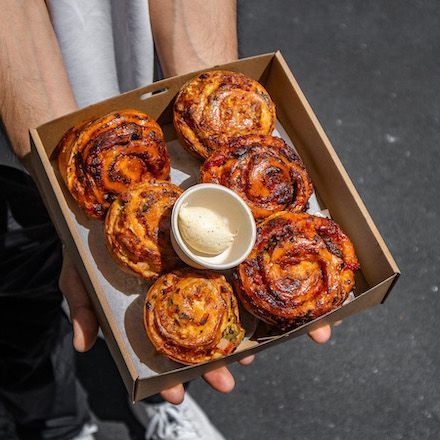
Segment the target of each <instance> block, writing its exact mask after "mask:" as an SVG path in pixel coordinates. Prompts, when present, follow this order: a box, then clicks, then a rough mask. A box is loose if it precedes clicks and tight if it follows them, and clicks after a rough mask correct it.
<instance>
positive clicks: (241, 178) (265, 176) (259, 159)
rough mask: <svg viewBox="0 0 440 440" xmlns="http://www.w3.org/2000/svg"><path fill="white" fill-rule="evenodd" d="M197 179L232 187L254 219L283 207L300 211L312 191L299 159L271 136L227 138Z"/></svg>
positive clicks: (281, 141) (283, 208)
mask: <svg viewBox="0 0 440 440" xmlns="http://www.w3.org/2000/svg"><path fill="white" fill-rule="evenodd" d="M201 180H202V182H204V183H217V184H219V185H223V186H227V187H228V188H231V189H232V190H234V191H235V192H236V193H237V194H239V195H240V196H241V198H242V199H243V200H244V201H245V202H246V203H247V205H248V206H249V208H250V209H251V211H252V214H253V215H254V217H255V218H256V219H257V220H259V219H263V218H265V217H268V216H270V215H272V214H274V213H275V212H278V211H283V210H289V211H293V212H300V211H303V210H304V209H305V208H306V206H307V202H308V200H309V198H310V196H311V195H312V193H313V186H312V182H311V180H310V178H309V175H308V174H307V171H306V170H305V168H304V165H303V164H302V162H301V159H300V158H299V157H298V156H297V155H296V154H295V151H294V150H293V148H291V147H290V146H289V145H287V144H286V143H285V142H284V141H283V140H282V139H280V138H278V137H274V136H262V135H248V136H241V137H238V138H234V139H231V140H230V141H229V142H228V143H227V144H225V145H224V146H221V147H220V148H219V149H217V150H216V151H215V152H214V153H213V154H212V155H211V156H209V157H208V159H206V161H205V163H204V164H203V166H202V168H201Z"/></svg>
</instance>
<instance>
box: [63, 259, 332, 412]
mask: <svg viewBox="0 0 440 440" xmlns="http://www.w3.org/2000/svg"><path fill="white" fill-rule="evenodd" d="M59 286H60V290H61V291H62V292H63V294H64V296H65V298H66V300H67V303H68V304H69V308H70V319H71V321H72V325H73V346H74V347H75V350H77V351H79V352H84V351H88V350H90V349H91V348H92V347H93V345H94V344H95V341H96V336H97V334H98V321H97V319H96V316H95V313H94V311H93V306H92V304H91V302H90V299H89V297H88V295H87V292H86V290H85V288H84V286H83V284H82V282H81V279H80V277H79V275H78V273H77V272H76V269H75V267H74V266H73V263H72V260H71V258H70V256H69V255H68V253H66V252H65V253H64V259H63V267H62V270H61V274H60V279H59ZM309 336H310V338H311V339H312V340H313V341H315V342H316V343H318V344H324V343H326V342H327V341H328V340H329V339H330V336H331V327H330V326H329V325H326V326H324V327H321V328H318V329H316V330H313V331H312V332H310V333H309ZM254 359H255V356H254V355H251V356H247V357H245V358H243V359H242V360H241V361H239V362H240V364H241V365H249V364H251V363H252V362H253V361H254ZM203 378H204V379H205V381H206V382H207V383H208V384H209V385H210V386H211V387H212V388H214V389H215V390H216V391H219V392H221V393H229V392H231V391H232V390H233V389H234V386H235V380H234V377H233V376H232V374H231V372H230V371H229V370H228V369H227V368H226V367H220V368H217V369H215V370H213V371H209V372H208V373H205V374H204V375H203ZM161 395H162V397H163V398H164V399H165V400H168V402H170V403H173V404H176V405H177V404H179V403H181V402H182V401H183V398H184V395H185V390H184V388H183V385H182V384H178V385H175V386H174V387H171V388H169V389H167V390H164V391H162V392H161Z"/></svg>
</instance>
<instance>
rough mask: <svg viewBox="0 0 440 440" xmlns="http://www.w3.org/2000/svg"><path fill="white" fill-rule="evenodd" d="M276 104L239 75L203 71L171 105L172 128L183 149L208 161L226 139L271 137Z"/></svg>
mask: <svg viewBox="0 0 440 440" xmlns="http://www.w3.org/2000/svg"><path fill="white" fill-rule="evenodd" d="M275 120H276V115H275V104H274V103H273V102H272V100H271V98H270V96H269V94H268V93H267V91H266V90H265V88H264V87H263V86H262V85H261V84H260V83H258V82H257V81H254V80H253V79H251V78H248V77H247V76H246V75H243V74H242V73H236V72H229V71H226V70H212V71H208V72H204V73H202V74H200V75H199V76H197V77H195V78H193V79H191V80H190V81H188V82H187V83H186V84H185V85H184V86H183V87H182V89H181V90H180V92H179V94H178V95H177V98H176V101H175V104H174V127H175V129H176V132H177V134H178V135H179V137H180V139H181V140H182V142H183V144H184V146H185V147H186V148H187V149H188V151H190V152H191V153H193V154H195V155H196V156H200V157H203V158H207V157H208V156H209V155H210V154H211V153H212V152H213V151H214V150H215V149H216V148H218V146H219V145H220V144H223V143H224V142H225V140H226V139H227V138H229V137H235V136H242V135H246V134H251V133H254V134H271V133H272V131H273V129H274V127H275Z"/></svg>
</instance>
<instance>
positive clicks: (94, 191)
mask: <svg viewBox="0 0 440 440" xmlns="http://www.w3.org/2000/svg"><path fill="white" fill-rule="evenodd" d="M57 148H58V151H59V156H58V166H59V170H60V173H61V176H62V177H63V180H64V182H65V183H66V185H67V187H68V188H69V191H70V192H71V194H72V196H73V197H74V198H75V200H76V201H77V202H78V204H79V205H80V206H81V208H82V209H83V210H84V211H85V212H86V213H87V214H88V215H89V216H90V217H93V218H98V219H101V218H103V217H104V216H105V213H106V211H107V209H108V208H109V206H110V204H111V202H112V201H113V200H114V199H115V197H116V196H117V195H118V194H121V193H123V192H125V191H126V190H127V189H128V188H129V187H130V186H132V185H134V184H136V183H138V182H143V181H146V180H151V179H162V180H167V179H168V178H169V174H170V160H169V157H168V152H167V147H166V145H165V141H164V137H163V133H162V130H161V128H160V127H159V125H158V124H157V122H156V121H154V120H153V119H151V118H150V117H149V116H148V115H147V114H145V113H142V112H140V111H138V110H121V111H118V112H113V113H109V114H107V115H105V116H102V117H100V118H97V119H93V120H90V121H86V122H82V123H80V124H78V125H77V126H75V127H72V128H71V129H70V130H69V131H67V133H66V134H65V135H64V137H63V138H62V139H61V141H60V142H59V144H58V147H57Z"/></svg>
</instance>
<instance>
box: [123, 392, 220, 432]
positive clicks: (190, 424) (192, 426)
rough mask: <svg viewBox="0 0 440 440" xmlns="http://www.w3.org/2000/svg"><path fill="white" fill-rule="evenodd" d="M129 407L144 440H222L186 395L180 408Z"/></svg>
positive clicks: (149, 405)
mask: <svg viewBox="0 0 440 440" xmlns="http://www.w3.org/2000/svg"><path fill="white" fill-rule="evenodd" d="M131 408H132V410H133V414H134V415H135V416H136V418H137V419H138V420H139V422H140V423H141V424H142V425H144V426H145V440H225V438H224V437H223V436H222V435H221V434H220V432H219V431H217V429H216V428H215V427H214V426H213V425H212V424H211V422H210V421H209V419H208V417H207V416H206V414H205V413H204V412H203V411H202V409H201V408H200V407H199V406H198V405H197V403H196V402H195V401H194V400H193V399H192V398H191V396H190V395H189V394H188V393H186V394H185V400H184V401H183V402H182V403H181V404H180V405H172V404H171V403H168V402H164V403H157V404H149V403H144V402H138V403H136V404H134V405H131Z"/></svg>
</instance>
